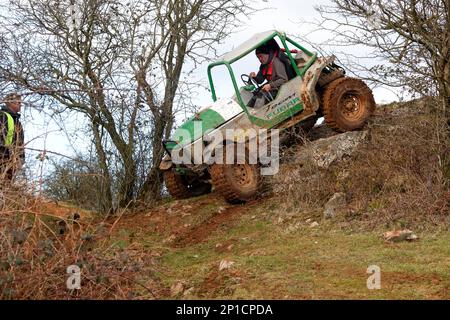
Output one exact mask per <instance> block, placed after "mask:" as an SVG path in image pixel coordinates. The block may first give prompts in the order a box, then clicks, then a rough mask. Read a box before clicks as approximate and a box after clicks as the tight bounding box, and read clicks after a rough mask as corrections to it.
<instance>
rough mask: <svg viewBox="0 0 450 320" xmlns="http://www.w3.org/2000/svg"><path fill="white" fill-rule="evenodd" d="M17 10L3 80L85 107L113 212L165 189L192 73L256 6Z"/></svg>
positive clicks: (68, 107)
mask: <svg viewBox="0 0 450 320" xmlns="http://www.w3.org/2000/svg"><path fill="white" fill-rule="evenodd" d="M8 9H9V11H10V12H14V15H10V16H7V17H6V18H5V19H3V21H2V26H1V28H3V30H4V32H3V37H1V38H0V39H1V40H2V42H3V44H4V46H2V49H1V52H0V59H1V61H0V62H1V63H0V81H2V82H8V83H13V84H14V85H16V86H19V87H21V88H22V89H26V90H29V91H30V92H33V93H35V94H38V95H42V96H45V97H49V98H50V100H51V102H48V101H47V102H48V103H51V104H47V105H51V106H53V107H54V108H55V111H58V112H80V113H82V114H84V115H85V117H86V119H87V127H88V128H89V131H90V133H91V140H92V143H93V144H94V145H95V150H96V155H97V157H96V158H97V159H98V167H99V168H100V169H101V175H102V177H103V181H104V184H102V195H103V198H104V199H103V200H102V203H104V204H105V205H104V206H103V210H104V211H108V210H110V209H111V208H113V207H114V205H113V203H114V202H115V201H116V202H117V204H118V205H119V206H125V205H127V204H128V203H129V202H130V201H132V200H135V199H136V198H139V199H141V200H151V199H156V198H158V197H159V195H160V191H161V186H162V177H161V175H160V172H159V170H158V166H159V163H160V160H161V158H162V155H163V152H164V151H163V148H162V144H161V142H162V140H163V139H164V138H168V137H169V135H170V132H171V129H172V127H173V123H174V114H175V112H176V110H177V106H179V107H180V108H184V107H187V106H186V105H181V102H182V101H186V99H185V98H189V97H186V96H185V95H183V94H184V92H183V91H182V90H180V89H181V88H183V84H185V83H189V78H188V77H185V76H184V75H185V74H186V73H185V72H184V71H185V69H186V68H187V67H188V64H189V63H190V65H192V66H193V67H195V66H196V65H197V64H198V63H200V62H202V61H203V60H204V59H205V58H206V57H210V56H211V55H213V54H214V52H215V51H214V45H215V44H217V43H218V42H220V41H221V40H223V39H224V38H225V37H226V36H227V35H228V34H229V33H230V32H231V30H232V29H233V28H235V27H236V26H237V25H238V23H239V17H243V16H245V15H246V14H248V13H250V12H251V11H252V8H251V7H250V6H248V5H247V4H246V3H245V2H244V1H243V0H208V1H207V0H170V1H162V0H147V1H127V2H126V3H123V2H121V1H118V0H79V1H75V0H61V1H58V0H54V1H51V0H50V1H44V0H20V1H10V2H9V5H8ZM187 63H188V64H187ZM145 144H147V145H149V146H150V147H143V145H145ZM143 152H144V153H145V154H143ZM140 172H144V173H145V176H144V177H141V176H140V175H139V174H138V173H140Z"/></svg>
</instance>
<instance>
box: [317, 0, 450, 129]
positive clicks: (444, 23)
mask: <svg viewBox="0 0 450 320" xmlns="http://www.w3.org/2000/svg"><path fill="white" fill-rule="evenodd" d="M449 7H450V6H449V0H389V1H388V0H332V5H329V6H319V7H317V10H318V11H319V12H320V14H321V16H322V18H323V20H322V21H321V23H320V29H322V30H323V29H326V30H327V31H328V32H330V34H331V37H330V40H329V41H328V45H329V46H331V47H333V46H346V47H350V48H356V47H358V46H364V47H365V48H367V47H368V48H370V49H371V50H370V52H369V54H368V55H366V57H364V58H366V60H370V61H366V62H364V63H362V64H360V66H361V65H363V66H364V71H365V74H366V77H367V78H369V79H371V80H373V81H375V82H378V83H382V84H387V85H389V86H395V87H406V88H408V89H409V90H410V91H411V92H413V93H418V94H421V95H431V96H439V98H440V101H441V103H442V104H441V108H442V109H441V111H442V113H443V116H444V117H447V118H448V117H449V115H450V113H449V111H450V110H449V108H450V107H449V105H450V100H449V99H450V8H449ZM355 58H361V57H357V54H354V55H353V57H352V60H353V61H358V60H359V59H355ZM449 123H450V122H449Z"/></svg>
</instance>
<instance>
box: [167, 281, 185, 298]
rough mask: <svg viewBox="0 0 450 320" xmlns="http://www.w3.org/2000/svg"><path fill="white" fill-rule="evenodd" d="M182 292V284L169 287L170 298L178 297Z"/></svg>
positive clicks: (178, 283)
mask: <svg viewBox="0 0 450 320" xmlns="http://www.w3.org/2000/svg"><path fill="white" fill-rule="evenodd" d="M183 291H184V284H183V283H182V282H177V283H174V284H173V285H172V286H171V287H170V295H171V296H172V297H176V296H178V295H180V294H181V293H183Z"/></svg>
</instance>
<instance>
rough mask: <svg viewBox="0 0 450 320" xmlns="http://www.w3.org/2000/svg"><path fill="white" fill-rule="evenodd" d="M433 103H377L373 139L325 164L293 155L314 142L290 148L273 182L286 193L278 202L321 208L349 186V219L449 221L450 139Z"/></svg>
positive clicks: (367, 225)
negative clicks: (298, 160) (448, 172)
mask: <svg viewBox="0 0 450 320" xmlns="http://www.w3.org/2000/svg"><path fill="white" fill-rule="evenodd" d="M432 103H433V101H432V100H419V101H415V102H409V103H405V104H391V105H387V106H382V107H379V108H378V111H377V114H376V115H375V116H374V117H373V119H372V121H371V123H370V124H369V125H368V126H367V128H366V129H367V130H368V134H369V138H368V140H367V141H366V142H365V143H363V144H361V145H360V147H359V148H358V149H357V151H356V152H355V153H354V154H353V155H352V157H350V158H347V159H345V160H344V161H341V162H338V163H335V164H333V165H331V166H330V167H329V168H328V169H320V168H317V167H316V166H315V165H314V164H312V163H302V164H301V165H300V166H299V164H298V163H296V162H295V157H296V156H298V155H299V154H300V153H301V152H308V148H309V144H310V143H309V142H306V144H305V145H303V146H300V147H293V149H294V150H295V152H294V153H293V152H291V153H287V154H288V155H289V156H290V157H291V158H292V157H293V158H294V161H286V162H287V163H285V164H284V165H283V166H282V167H281V171H280V173H279V175H278V178H276V179H275V181H274V183H275V187H274V191H275V192H274V193H275V195H277V194H282V195H283V201H282V202H281V208H284V210H286V211H289V210H292V207H294V208H298V209H300V210H306V211H308V210H309V211H314V210H315V211H316V212H321V211H322V210H323V209H322V208H323V205H324V204H325V203H326V202H327V200H328V199H329V198H330V197H331V196H332V195H333V194H334V193H335V192H344V193H345V194H346V198H347V203H348V206H347V207H346V208H345V209H344V210H343V211H342V212H341V215H340V217H341V218H342V222H343V224H344V225H349V224H350V225H355V224H357V225H358V226H359V227H361V228H362V229H372V228H375V227H377V226H384V227H410V228H414V230H418V229H423V228H430V227H431V228H432V227H437V228H444V229H445V228H448V226H449V224H450V191H449V178H450V177H448V176H447V177H446V176H445V174H446V173H445V172H446V170H448V167H447V168H446V166H448V165H449V159H450V147H449V146H450V140H449V135H448V132H446V130H448V127H447V126H446V124H445V122H444V121H442V120H440V119H439V118H438V117H436V116H435V115H433V114H431V111H430V110H431V109H432V108H431V104H432ZM293 154H294V155H293ZM290 160H292V159H290ZM280 177H281V178H280ZM286 199H292V201H286ZM293 204H294V206H293Z"/></svg>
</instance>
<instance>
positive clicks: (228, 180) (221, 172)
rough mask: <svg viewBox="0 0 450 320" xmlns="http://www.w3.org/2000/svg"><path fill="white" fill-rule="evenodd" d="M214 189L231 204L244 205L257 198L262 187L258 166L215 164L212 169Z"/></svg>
mask: <svg viewBox="0 0 450 320" xmlns="http://www.w3.org/2000/svg"><path fill="white" fill-rule="evenodd" d="M210 173H211V179H212V183H213V186H214V189H215V191H216V192H217V193H219V194H220V195H221V196H223V197H224V198H225V200H226V201H227V202H229V203H243V202H246V201H249V200H251V199H253V198H255V197H256V196H257V194H258V191H259V190H260V187H261V182H262V180H261V173H260V170H259V166H258V165H257V164H249V163H248V160H247V159H246V161H245V163H243V164H238V163H236V164H213V165H211V167H210Z"/></svg>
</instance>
